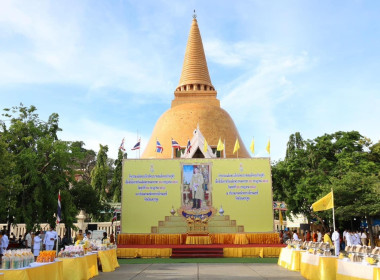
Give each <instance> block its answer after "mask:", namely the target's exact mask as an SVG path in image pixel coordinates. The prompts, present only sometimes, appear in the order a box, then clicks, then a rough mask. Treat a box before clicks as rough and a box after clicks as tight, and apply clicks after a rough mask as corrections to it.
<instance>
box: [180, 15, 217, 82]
mask: <svg viewBox="0 0 380 280" xmlns="http://www.w3.org/2000/svg"><path fill="white" fill-rule="evenodd" d="M190 84H191V85H194V84H199V85H207V86H211V87H213V85H212V83H211V79H210V74H209V72H208V68H207V61H206V56H205V52H204V49H203V44H202V37H201V33H200V32H199V28H198V22H197V20H196V19H195V18H194V19H193V22H192V24H191V28H190V33H189V39H188V40H187V46H186V52H185V59H184V61H183V67H182V74H181V78H180V80H179V85H178V87H181V86H184V85H190Z"/></svg>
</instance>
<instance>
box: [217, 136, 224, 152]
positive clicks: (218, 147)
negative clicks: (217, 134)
mask: <svg viewBox="0 0 380 280" xmlns="http://www.w3.org/2000/svg"><path fill="white" fill-rule="evenodd" d="M216 150H217V151H223V150H224V144H223V142H222V140H220V138H219V142H218V146H217V147H216Z"/></svg>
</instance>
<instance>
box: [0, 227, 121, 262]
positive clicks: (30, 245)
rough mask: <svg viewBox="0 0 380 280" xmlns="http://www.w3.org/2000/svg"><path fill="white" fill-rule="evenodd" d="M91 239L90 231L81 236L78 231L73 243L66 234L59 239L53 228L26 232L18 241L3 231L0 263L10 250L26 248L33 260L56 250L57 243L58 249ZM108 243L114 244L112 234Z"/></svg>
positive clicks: (0, 239)
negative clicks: (47, 251) (46, 252)
mask: <svg viewBox="0 0 380 280" xmlns="http://www.w3.org/2000/svg"><path fill="white" fill-rule="evenodd" d="M107 238H108V237H107V233H106V232H103V238H102V241H103V240H104V239H107ZM90 239H91V231H88V230H87V229H86V230H85V234H83V232H82V230H79V231H78V233H77V234H76V236H75V238H74V241H73V240H72V239H71V238H70V237H69V236H68V235H67V234H66V235H65V236H64V237H63V238H61V237H60V236H59V235H58V233H57V232H56V231H55V230H54V228H53V227H50V229H49V230H48V231H46V232H41V231H36V232H32V231H27V232H26V233H25V234H24V236H22V235H20V236H19V238H18V239H16V238H15V235H14V234H13V233H11V235H10V237H8V235H7V230H6V229H3V230H2V231H0V262H1V257H2V255H3V254H4V251H6V250H8V249H10V248H26V249H30V250H31V251H32V252H33V254H34V256H35V258H37V257H38V255H39V254H40V251H41V250H49V251H51V250H56V246H57V242H58V249H60V248H62V247H64V246H68V245H72V244H73V243H75V242H76V241H78V240H79V241H81V240H84V241H86V240H90ZM110 242H111V243H113V244H114V243H115V237H114V234H113V233H111V234H110Z"/></svg>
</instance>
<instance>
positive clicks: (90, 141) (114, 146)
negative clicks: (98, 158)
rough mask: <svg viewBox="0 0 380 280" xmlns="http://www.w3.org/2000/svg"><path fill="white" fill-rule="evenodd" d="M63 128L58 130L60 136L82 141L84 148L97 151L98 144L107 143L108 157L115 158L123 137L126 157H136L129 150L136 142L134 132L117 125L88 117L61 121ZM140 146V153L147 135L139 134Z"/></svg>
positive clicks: (64, 138) (69, 139)
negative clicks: (106, 123)
mask: <svg viewBox="0 0 380 280" xmlns="http://www.w3.org/2000/svg"><path fill="white" fill-rule="evenodd" d="M61 127H62V129H63V131H62V132H60V134H61V135H60V138H61V139H63V140H66V141H83V142H84V143H85V145H86V146H85V148H86V149H91V150H94V151H95V152H98V151H99V144H102V145H108V157H109V158H113V159H116V158H117V153H118V149H119V147H120V144H121V141H122V139H123V138H125V142H124V147H125V149H126V153H128V158H136V156H137V157H138V153H136V152H134V151H131V148H132V147H133V146H134V145H135V144H136V137H137V135H136V132H131V131H127V130H122V129H120V128H117V127H113V126H109V125H105V124H103V123H99V122H95V121H92V120H89V119H85V118H83V119H79V120H77V121H75V122H65V121H62V122H61ZM139 137H141V139H142V143H141V144H142V146H141V151H140V153H141V154H142V152H143V151H144V149H145V147H146V143H147V142H148V137H146V136H145V135H140V136H139Z"/></svg>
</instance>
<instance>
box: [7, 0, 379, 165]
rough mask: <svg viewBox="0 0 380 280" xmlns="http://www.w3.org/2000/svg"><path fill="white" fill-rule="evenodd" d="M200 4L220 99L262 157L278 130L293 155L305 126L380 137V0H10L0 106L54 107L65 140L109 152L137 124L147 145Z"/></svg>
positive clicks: (130, 137) (277, 143)
mask: <svg viewBox="0 0 380 280" xmlns="http://www.w3.org/2000/svg"><path fill="white" fill-rule="evenodd" d="M193 9H196V11H197V15H198V24H199V27H200V31H201V35H202V39H203V44H204V47H205V52H206V57H207V62H208V67H209V72H210V75H211V80H212V83H213V85H214V86H215V88H216V90H217V91H218V98H219V99H220V100H221V105H222V107H223V108H224V109H226V110H227V111H228V112H229V114H230V115H231V116H232V118H233V119H234V121H235V124H236V126H237V128H238V130H239V132H240V135H241V136H242V139H243V141H244V142H245V144H246V146H247V147H249V144H250V142H251V139H252V137H253V136H254V137H255V146H256V155H257V156H267V154H266V151H265V147H266V144H267V141H268V138H270V139H271V157H272V159H274V160H278V159H280V158H283V157H284V156H285V149H286V143H287V140H288V138H289V135H290V134H291V133H294V132H296V131H299V132H301V134H302V136H303V137H304V138H305V139H312V138H315V137H317V136H320V135H322V134H324V133H333V132H335V131H339V130H343V131H351V130H358V131H359V132H360V133H362V134H363V135H365V136H367V137H369V138H371V139H372V141H373V142H377V141H379V139H380V129H379V120H380V110H379V108H380V78H379V72H380V71H379V67H380V63H379V62H380V51H379V50H380V17H379V14H380V2H379V1H358V0H357V1H354V0H352V1H303V0H299V1H296V0H294V1H280V0H279V1H220V0H219V1H96V0H91V1H8V0H2V1H1V4H0V107H1V108H5V107H10V106H15V105H18V104H19V103H20V102H22V103H23V104H24V105H28V106H29V105H35V106H36V107H37V108H38V111H39V114H40V116H41V117H42V118H45V119H46V118H47V117H48V116H49V115H50V114H51V113H53V112H56V113H58V114H59V115H60V125H61V128H62V129H63V132H62V133H61V135H60V137H61V138H63V139H65V140H82V141H84V142H85V143H86V147H87V148H91V149H94V150H95V151H97V150H98V147H99V143H101V144H103V145H105V144H106V145H108V146H109V149H110V152H109V156H110V157H115V156H116V153H117V149H118V146H119V144H120V142H121V139H122V138H123V137H125V142H126V148H127V150H129V149H130V148H131V147H132V146H133V145H134V144H135V142H136V137H137V136H136V134H137V131H138V133H139V134H140V135H141V137H142V147H143V148H144V147H145V144H146V142H147V141H148V139H149V137H150V134H151V132H152V130H153V127H154V125H155V122H156V120H157V119H158V118H159V116H160V115H161V114H162V113H164V112H165V111H166V110H167V109H169V108H170V103H171V100H172V99H173V92H174V90H175V88H176V86H177V84H178V82H179V78H180V74H181V69H182V62H183V58H184V53H185V48H186V42H187V36H188V32H189V30H190V25H191V20H192V12H193ZM189 137H190V136H189ZM180 144H181V145H185V144H186V143H180ZM128 153H129V155H130V156H131V157H134V156H135V155H136V154H135V153H134V152H132V151H130V150H129V152H128Z"/></svg>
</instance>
